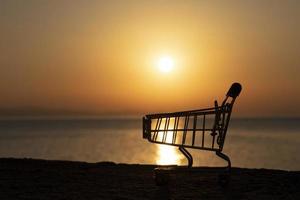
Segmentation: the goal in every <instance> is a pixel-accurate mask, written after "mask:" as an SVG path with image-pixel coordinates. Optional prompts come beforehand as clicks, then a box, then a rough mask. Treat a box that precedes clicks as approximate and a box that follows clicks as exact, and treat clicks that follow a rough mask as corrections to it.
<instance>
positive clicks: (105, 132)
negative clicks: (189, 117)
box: [0, 118, 300, 170]
mask: <svg viewBox="0 0 300 200" xmlns="http://www.w3.org/2000/svg"><path fill="white" fill-rule="evenodd" d="M299 125H300V119H296V118H290V119H232V120H231V123H230V125H229V129H228V132H227V137H226V141H225V146H224V149H223V152H224V153H226V154H227V155H228V156H229V157H230V158H231V161H232V165H233V166H234V167H247V168H270V169H284V170H300V156H299V155H300V126H299ZM190 152H191V153H192V155H193V157H194V165H195V166H222V165H225V164H226V163H225V162H224V161H223V160H221V159H220V158H219V157H217V156H216V155H215V154H214V153H213V152H207V151H200V150H191V151H190ZM0 157H14V158H40V159H51V160H74V161H87V162H101V161H112V162H116V163H139V164H161V165H163V164H178V165H184V164H186V160H185V158H184V157H183V156H182V155H181V153H180V152H179V151H178V150H177V148H175V147H170V146H166V145H158V144H152V143H149V142H148V141H147V140H144V139H143V138H142V120H141V119H73V120H71V119H60V120H58V119H57V120H53V119H51V120H45V119H40V120H37V119H35V120H0Z"/></svg>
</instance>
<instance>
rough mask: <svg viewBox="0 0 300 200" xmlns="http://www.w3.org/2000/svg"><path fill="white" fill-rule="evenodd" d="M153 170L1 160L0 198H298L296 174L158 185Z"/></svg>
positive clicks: (175, 176)
mask: <svg viewBox="0 0 300 200" xmlns="http://www.w3.org/2000/svg"><path fill="white" fill-rule="evenodd" d="M155 167H156V166H154V165H132V164H115V163H111V162H100V163H85V162H71V161H48V160H36V159H12V158H2V159H0V199H300V172H299V171H297V172H295V171H290V172H289V171H281V170H269V169H242V168H233V169H232V173H231V181H230V183H229V184H228V186H226V187H222V186H220V185H219V184H218V173H217V172H210V171H207V170H206V168H202V170H193V171H184V170H180V171H179V172H177V171H175V172H172V173H171V175H170V176H169V183H168V184H167V185H164V186H156V184H155V181H154V179H153V169H154V168H155Z"/></svg>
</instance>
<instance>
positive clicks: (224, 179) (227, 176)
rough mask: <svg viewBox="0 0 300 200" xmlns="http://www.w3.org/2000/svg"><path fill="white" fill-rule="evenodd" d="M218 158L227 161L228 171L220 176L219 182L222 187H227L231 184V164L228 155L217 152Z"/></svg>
mask: <svg viewBox="0 0 300 200" xmlns="http://www.w3.org/2000/svg"><path fill="white" fill-rule="evenodd" d="M216 154H217V156H219V157H220V158H222V159H224V160H226V161H227V163H228V165H227V170H226V171H225V172H222V173H220V174H219V177H218V182H219V184H220V185H221V186H222V187H226V186H227V185H228V184H229V182H230V171H231V162H230V159H229V157H228V156H227V155H225V154H223V153H221V152H219V151H216Z"/></svg>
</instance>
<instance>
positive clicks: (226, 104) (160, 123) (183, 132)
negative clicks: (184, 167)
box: [143, 83, 242, 171]
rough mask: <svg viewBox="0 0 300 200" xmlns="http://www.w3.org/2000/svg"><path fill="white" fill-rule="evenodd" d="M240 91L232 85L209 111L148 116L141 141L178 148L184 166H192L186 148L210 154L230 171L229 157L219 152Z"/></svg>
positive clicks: (237, 85) (235, 85) (238, 85)
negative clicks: (222, 160) (222, 98)
mask: <svg viewBox="0 0 300 200" xmlns="http://www.w3.org/2000/svg"><path fill="white" fill-rule="evenodd" d="M241 90H242V86H241V84H239V83H233V84H232V85H231V87H230V89H229V90H228V92H227V94H226V97H225V99H224V100H223V102H222V104H221V105H220V106H219V105H218V102H217V101H215V106H214V107H211V108H205V109H198V110H189V111H181V112H172V113H157V114H148V115H146V116H144V117H143V138H144V139H147V140H148V141H149V142H151V143H156V144H164V145H171V146H176V147H179V150H180V151H181V152H182V154H183V155H184V156H185V157H186V159H187V160H188V167H192V165H193V157H192V155H191V154H190V153H189V152H188V151H187V150H186V148H191V149H199V150H205V151H214V152H215V153H216V155H217V156H219V157H220V158H222V159H224V160H225V161H226V162H227V167H226V168H227V169H228V171H230V169H231V161H230V158H229V157H228V156H227V155H226V154H224V153H222V150H223V147H224V142H225V138H226V133H227V129H228V125H229V121H230V117H231V112H232V108H233V105H234V102H235V100H236V98H237V97H238V95H239V94H240V92H241ZM199 121H200V122H201V123H199ZM209 122H210V124H211V125H208V124H209ZM209 135H210V136H211V137H209V139H207V137H208V136H209ZM197 139H198V140H197ZM196 140H197V141H196ZM207 140H209V142H208V143H207V142H206V141H207Z"/></svg>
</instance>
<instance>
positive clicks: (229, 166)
mask: <svg viewBox="0 0 300 200" xmlns="http://www.w3.org/2000/svg"><path fill="white" fill-rule="evenodd" d="M216 154H217V156H219V157H220V158H222V159H224V160H226V161H227V163H228V165H227V169H228V171H230V170H231V162H230V159H229V157H228V156H227V155H225V154H223V153H221V152H219V151H216Z"/></svg>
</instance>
